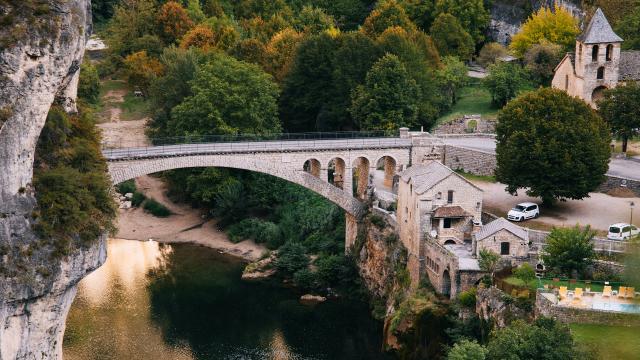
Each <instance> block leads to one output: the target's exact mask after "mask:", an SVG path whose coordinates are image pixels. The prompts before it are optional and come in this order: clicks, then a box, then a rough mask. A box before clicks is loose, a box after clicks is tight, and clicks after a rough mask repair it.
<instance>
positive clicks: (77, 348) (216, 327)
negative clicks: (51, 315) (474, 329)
mask: <svg viewBox="0 0 640 360" xmlns="http://www.w3.org/2000/svg"><path fill="white" fill-rule="evenodd" d="M108 250H109V258H108V260H107V262H106V263H105V265H104V266H103V267H101V268H100V269H98V270H97V271H96V272H94V273H93V274H91V275H89V276H88V277H87V278H85V279H84V280H82V282H81V283H80V285H79V290H78V296H77V298H76V300H75V302H74V304H73V306H72V308H71V311H70V314H69V318H68V324H67V331H66V333H65V343H64V354H65V359H71V360H75V359H82V360H87V359H132V358H134V357H135V358H136V359H158V360H162V359H179V360H181V359H198V360H200V359H275V360H281V359H282V360H289V359H292V360H297V359H382V358H383V356H382V354H380V351H379V349H380V348H381V344H380V337H381V329H380V324H379V323H377V322H375V321H373V320H372V319H371V318H370V317H369V315H368V309H367V307H366V306H364V305H362V304H353V303H348V302H328V303H325V304H322V305H320V306H317V307H315V308H310V307H306V306H302V305H300V304H299V303H298V301H297V297H298V296H299V294H295V293H293V291H291V290H287V289H282V288H281V287H279V286H273V285H269V284H265V283H246V282H242V281H240V274H241V272H242V268H243V264H242V263H240V262H238V261H237V260H235V259H232V258H229V257H226V256H222V255H219V254H218V253H217V252H215V251H211V250H209V249H205V248H202V247H196V246H192V245H176V246H167V245H160V244H158V243H156V242H135V241H126V240H110V241H109V245H108Z"/></svg>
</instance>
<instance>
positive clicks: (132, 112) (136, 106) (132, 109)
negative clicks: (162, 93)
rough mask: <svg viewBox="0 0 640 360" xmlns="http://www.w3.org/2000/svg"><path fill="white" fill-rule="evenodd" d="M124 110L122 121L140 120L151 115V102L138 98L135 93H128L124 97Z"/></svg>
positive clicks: (122, 106)
mask: <svg viewBox="0 0 640 360" xmlns="http://www.w3.org/2000/svg"><path fill="white" fill-rule="evenodd" d="M120 109H122V115H120V119H121V120H124V121H127V120H140V119H143V118H145V117H147V116H149V114H150V109H149V102H148V101H146V100H144V98H142V97H136V96H134V95H133V92H131V91H128V92H127V94H126V95H125V96H124V102H123V103H121V104H120Z"/></svg>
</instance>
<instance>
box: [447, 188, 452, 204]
mask: <svg viewBox="0 0 640 360" xmlns="http://www.w3.org/2000/svg"><path fill="white" fill-rule="evenodd" d="M447 203H448V204H452V203H453V190H449V192H447Z"/></svg>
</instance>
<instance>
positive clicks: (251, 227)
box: [227, 218, 284, 249]
mask: <svg viewBox="0 0 640 360" xmlns="http://www.w3.org/2000/svg"><path fill="white" fill-rule="evenodd" d="M227 233H228V234H229V239H230V240H231V241H232V242H234V243H237V242H240V241H243V240H247V239H250V240H253V241H255V242H256V243H257V244H263V243H266V244H267V247H268V248H269V249H277V248H278V247H279V246H280V245H282V244H283V242H284V239H283V237H282V232H281V231H280V227H279V226H278V225H276V224H274V223H272V222H270V221H264V220H261V219H258V218H248V219H244V220H242V221H240V222H238V223H235V224H233V225H231V226H229V228H228V229H227Z"/></svg>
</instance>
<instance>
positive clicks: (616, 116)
mask: <svg viewBox="0 0 640 360" xmlns="http://www.w3.org/2000/svg"><path fill="white" fill-rule="evenodd" d="M598 112H599V113H600V115H601V116H602V118H603V119H604V120H605V121H606V122H607V123H608V124H609V126H610V127H611V130H612V131H613V134H614V135H615V136H617V137H618V138H621V139H622V152H627V145H628V142H629V139H630V138H632V137H633V136H635V135H638V134H639V133H640V117H638V114H640V85H639V84H638V83H635V82H629V83H626V84H622V85H620V86H617V87H615V88H613V89H609V90H606V91H605V92H604V97H603V98H602V100H600V101H599V102H598Z"/></svg>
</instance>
